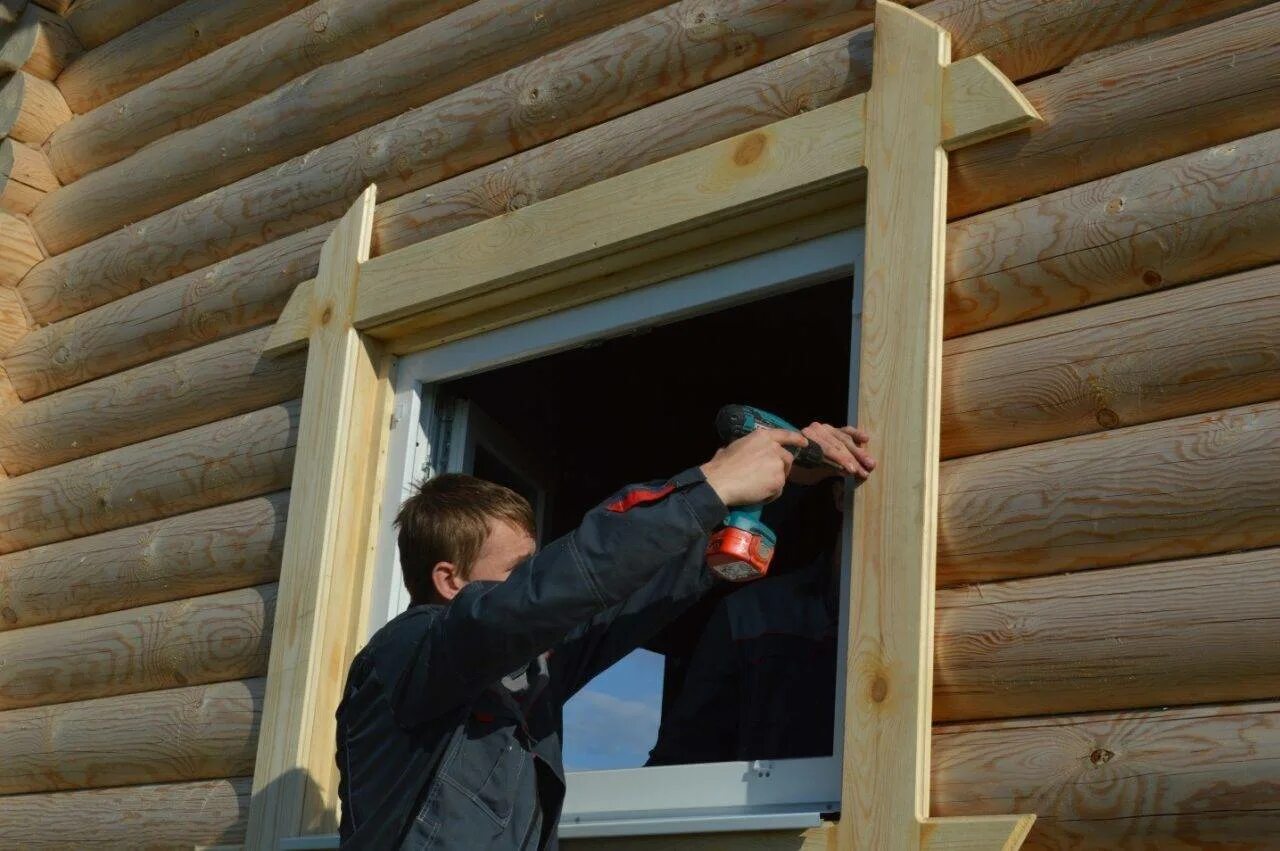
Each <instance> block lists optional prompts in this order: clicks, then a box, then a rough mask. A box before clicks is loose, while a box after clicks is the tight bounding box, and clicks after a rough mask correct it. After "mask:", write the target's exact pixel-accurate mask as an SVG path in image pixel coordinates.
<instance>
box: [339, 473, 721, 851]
mask: <svg viewBox="0 0 1280 851" xmlns="http://www.w3.org/2000/svg"><path fill="white" fill-rule="evenodd" d="M725 513H726V509H725V507H724V505H723V504H722V503H721V501H720V499H719V497H718V496H717V495H716V493H715V491H714V490H712V489H711V486H710V485H708V484H707V483H706V479H705V478H704V477H703V475H702V473H701V471H700V470H698V469H696V468H695V469H691V470H687V471H685V472H684V473H681V474H680V475H678V476H676V477H675V478H674V479H672V480H671V481H670V482H667V483H665V484H663V483H658V484H656V485H648V486H636V487H632V488H628V489H625V490H623V491H622V492H620V493H619V494H618V495H617V496H616V497H615V498H614V499H613V500H611V501H610V502H608V503H605V504H604V505H601V506H599V507H597V508H595V509H593V510H592V511H590V512H589V513H588V514H587V515H586V517H585V518H583V521H582V525H581V526H579V527H578V528H577V529H575V530H574V531H573V532H571V533H569V534H568V535H566V536H565V537H563V538H561V539H560V540H558V541H556V542H554V543H552V544H550V545H549V546H547V547H546V548H544V549H543V550H542V551H541V552H539V553H538V554H537V555H535V556H533V557H532V558H530V559H527V560H526V561H524V562H523V563H522V564H520V565H519V566H517V567H516V569H515V570H513V571H512V572H511V574H510V576H508V577H507V579H506V581H505V582H472V583H470V584H468V585H467V586H466V587H464V588H463V589H462V591H461V592H459V594H458V596H457V597H455V598H454V600H453V601H452V603H450V604H449V605H448V606H439V605H421V606H414V607H412V608H410V609H409V610H408V611H406V612H404V613H403V614H401V615H400V616H399V617H397V618H395V619H394V620H392V621H391V622H390V623H388V624H387V625H386V626H384V627H383V628H382V629H380V630H378V632H377V633H376V634H375V635H374V636H373V638H372V639H370V641H369V644H368V646H366V647H365V648H364V649H363V650H362V651H361V652H360V653H359V654H358V655H357V656H356V658H355V660H354V661H353V662H352V665H351V670H350V672H349V674H348V677H347V684H346V690H345V692H344V694H343V699H342V703H341V705H339V707H338V753H337V759H338V767H339V770H340V772H341V781H340V784H339V787H338V793H339V797H340V798H341V801H342V823H341V831H340V832H341V836H342V847H344V848H371V849H384V848H386V849H448V851H455V849H458V850H460V851H470V849H526V848H527V849H535V848H536V849H544V848H556V847H557V842H556V824H557V822H558V820H559V817H560V807H561V804H562V802H563V799H564V767H563V763H562V760H561V735H562V722H561V711H562V708H563V706H564V703H565V702H566V701H567V700H568V699H569V698H570V697H571V696H572V695H573V694H574V693H575V692H577V691H578V690H579V689H580V688H582V687H583V686H584V685H586V684H587V682H588V681H590V680H591V678H592V677H594V676H595V675H596V674H598V673H599V672H601V671H603V670H604V669H605V668H608V667H609V666H610V665H612V664H613V663H614V662H616V661H618V660H619V659H621V658H622V657H623V656H626V655H627V654H628V653H630V652H631V651H632V650H634V649H636V648H637V647H639V646H640V645H641V644H643V643H644V642H645V641H647V640H649V639H650V638H651V637H652V636H653V635H654V634H655V633H656V632H657V631H659V630H660V629H661V628H662V627H663V626H665V625H666V624H667V623H669V622H670V621H671V620H673V619H674V618H675V617H677V616H678V615H679V614H680V613H681V612H682V611H684V609H685V608H687V607H688V606H689V605H691V604H692V603H694V602H695V601H696V600H697V599H698V598H699V597H700V596H702V595H703V594H704V593H706V592H707V591H708V590H709V589H710V588H711V586H712V582H713V580H712V578H711V575H710V571H709V570H707V569H706V567H705V566H704V555H703V554H704V550H705V547H706V543H707V538H708V536H709V535H710V533H711V531H712V530H713V529H714V528H715V527H716V526H717V525H718V524H719V523H720V522H721V521H722V520H723V519H724V516H725Z"/></svg>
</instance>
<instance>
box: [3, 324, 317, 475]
mask: <svg viewBox="0 0 1280 851" xmlns="http://www.w3.org/2000/svg"><path fill="white" fill-rule="evenodd" d="M269 333H270V329H269V328H261V329H258V330H256V331H250V332H249V333H247V334H241V335H240V336H237V337H231V338H228V339H226V340H220V341H218V342H216V343H213V344H211V345H209V346H206V347H203V348H200V349H197V350H193V351H188V352H184V353H183V354H180V355H176V356H175V357H172V358H167V359H164V360H159V361H153V362H151V363H149V364H147V365H145V366H141V367H139V368H137V369H134V370H130V371H128V372H123V373H118V374H116V375H113V376H110V377H108V378H104V379H102V380H100V381H95V382H92V383H90V384H83V385H80V386H79V387H74V388H71V389H70V390H65V391H63V392H62V393H57V394H54V395H52V396H45V397H43V398H41V399H37V400H35V401H33V402H31V403H30V404H27V405H23V406H22V407H20V408H18V409H16V410H12V411H7V412H4V413H3V414H0V466H3V467H4V469H5V470H7V471H8V472H9V474H10V475H21V474H23V473H29V472H31V471H32V470H38V469H41V468H44V467H49V466H52V465H54V464H60V463H63V462H65V461H70V460H73V459H76V458H83V457H86V456H89V455H94V454H97V453H99V452H105V451H107V450H109V449H116V448H118V447H121V446H128V445H130V444H133V443H138V442H140V441H143V440H148V439H150V438H153V437H159V436H161V435H165V434H171V433H173V432H176V431H181V430H183V429H187V428H193V427H195V426H198V425H204V424H205V423H209V422H213V421H215V420H221V419H226V418H228V417H232V416H235V415H236V414H243V413H247V412H248V411H253V410H256V409H258V408H265V407H267V406H268V405H274V404H276V403H278V402H284V401H287V400H289V399H296V398H298V397H299V396H301V395H302V379H303V373H304V371H305V369H306V356H305V354H304V353H300V354H298V355H296V356H287V357H283V358H263V357H262V347H263V345H264V344H265V343H266V340H267V335H268V334H269Z"/></svg>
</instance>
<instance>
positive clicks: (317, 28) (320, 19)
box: [311, 12, 329, 33]
mask: <svg viewBox="0 0 1280 851" xmlns="http://www.w3.org/2000/svg"><path fill="white" fill-rule="evenodd" d="M328 28H329V13H328V12H321V13H320V14H318V15H316V16H315V17H314V18H312V19H311V31H312V32H313V33H322V32H324V31H325V30H327V29H328Z"/></svg>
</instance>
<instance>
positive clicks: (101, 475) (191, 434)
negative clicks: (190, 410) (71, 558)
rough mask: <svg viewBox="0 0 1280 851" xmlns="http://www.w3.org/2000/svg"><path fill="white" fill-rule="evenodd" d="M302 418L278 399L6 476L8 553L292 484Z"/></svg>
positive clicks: (1, 524) (2, 509)
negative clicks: (250, 410)
mask: <svg viewBox="0 0 1280 851" xmlns="http://www.w3.org/2000/svg"><path fill="white" fill-rule="evenodd" d="M297 419H298V404H297V402H290V403H288V404H285V405H275V406H272V407H270V408H265V409H263V410H260V411H254V412H253V413H249V414H244V415H242V416H239V417H235V418H234V419H230V420H223V421H222V422H216V423H211V424H209V425H205V426H199V427H198V428H193V429H189V430H187V431H184V432H178V433H177V434H172V435H168V436H166V437H160V438H156V439H153V440H149V441H146V442H144V443H139V444H135V445H133V446H129V447H125V448H123V449H114V450H112V451H110V452H104V453H102V454H100V455H95V456H93V457H91V458H83V459H80V460H78V461H71V462H68V463H66V464H60V465H58V466H57V467H49V468H46V469H44V470H38V471H36V472H34V473H29V474H27V475H25V476H20V477H19V478H16V479H10V480H8V481H6V482H0V552H2V553H10V552H14V551H16V550H22V549H26V548H28V547H35V546H39V545H41V544H48V543H53V542H55V541H62V540H66V539H67V538H75V537H79V536H81V535H90V534H93V533H95V532H105V531H108V530H111V529H117V528H120V527H122V526H130V525H133V524H135V523H144V522H146V521H149V520H156V519H159V518H161V517H170V516H173V515H176V514H181V513H183V512H186V511H195V510H197V509H200V508H207V507H210V506H213V505H219V504H222V503H226V502H234V501H236V500H241V499H246V498H248V497H252V496H257V495H259V494H263V493H269V492H271V491H274V490H280V489H282V488H286V487H288V486H289V481H290V476H291V472H292V467H293V447H294V442H295V440H296V437H297Z"/></svg>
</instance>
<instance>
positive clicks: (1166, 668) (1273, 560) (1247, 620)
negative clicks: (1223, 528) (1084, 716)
mask: <svg viewBox="0 0 1280 851" xmlns="http://www.w3.org/2000/svg"><path fill="white" fill-rule="evenodd" d="M1278 572H1280V550H1276V549H1268V550H1251V551H1248V552H1244V553H1231V554H1228V555H1218V556H1209V557H1206V558H1199V559H1191V560H1187V561H1172V562H1158V563H1155V564H1144V565H1137V566H1134V567H1118V568H1112V569H1109V570H1100V571H1085V572H1082V573H1072V574H1067V575H1065V576H1044V577H1035V578H1032V579H1020V580H1016V581H1013V582H997V583H987V584H984V585H971V586H966V587H964V588H955V589H944V590H942V591H940V592H938V607H937V611H938V614H937V619H938V626H937V642H936V647H937V651H936V667H935V669H934V691H933V698H934V720H935V721H957V720H972V719H980V718H1009V717H1017V716H1029V715H1047V714H1053V713H1066V712H1096V711H1101V710H1115V709H1125V708H1128V707H1131V706H1177V705H1179V704H1191V703H1231V702H1236V701H1244V700H1257V699H1260V698H1268V697H1271V696H1272V695H1275V694H1277V693H1280V642H1277V641H1275V640H1274V639H1275V629H1276V627H1275V613H1276V612H1277V611H1280V582H1277V581H1276V576H1277V573H1278Z"/></svg>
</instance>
